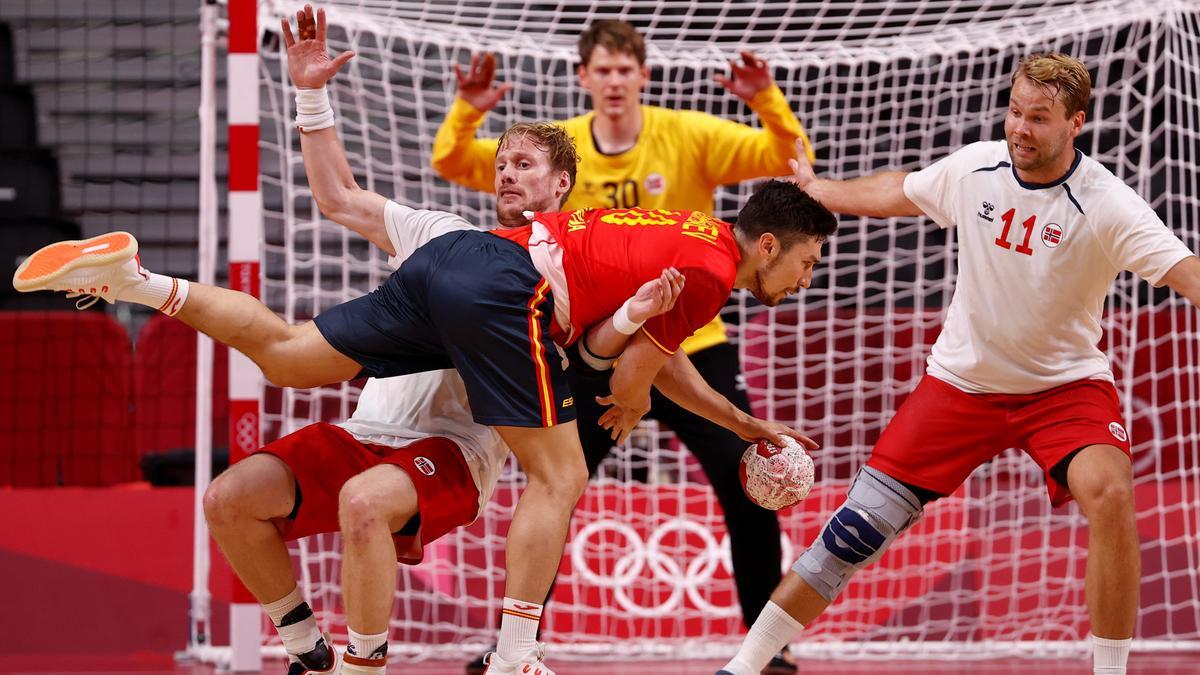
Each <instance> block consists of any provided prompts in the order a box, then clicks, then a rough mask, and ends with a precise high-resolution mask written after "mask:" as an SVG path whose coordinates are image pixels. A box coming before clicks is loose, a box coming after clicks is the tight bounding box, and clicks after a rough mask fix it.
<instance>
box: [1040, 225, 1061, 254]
mask: <svg viewBox="0 0 1200 675" xmlns="http://www.w3.org/2000/svg"><path fill="white" fill-rule="evenodd" d="M1062 240H1063V231H1062V228H1061V227H1059V226H1058V224H1057V223H1050V224H1049V225H1047V226H1045V227H1043V228H1042V243H1043V244H1045V245H1046V248H1055V247H1056V246H1058V245H1059V244H1061V243H1062Z"/></svg>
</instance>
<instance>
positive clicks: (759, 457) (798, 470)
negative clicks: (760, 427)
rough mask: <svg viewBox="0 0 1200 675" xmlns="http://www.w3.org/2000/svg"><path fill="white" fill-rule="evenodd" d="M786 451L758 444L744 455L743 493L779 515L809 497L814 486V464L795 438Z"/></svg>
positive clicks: (763, 443) (752, 446)
mask: <svg viewBox="0 0 1200 675" xmlns="http://www.w3.org/2000/svg"><path fill="white" fill-rule="evenodd" d="M785 440H786V441H787V442H786V443H785V444H784V446H783V447H782V448H780V447H778V446H776V445H775V444H774V443H771V442H770V441H758V442H757V443H755V444H753V445H751V446H750V447H749V448H747V449H746V452H745V454H743V455H742V466H741V470H740V474H741V478H742V489H743V490H745V491H746V496H747V497H749V498H750V501H752V502H754V503H755V504H758V505H759V506H761V507H763V508H764V509H771V510H772V511H777V510H779V509H783V508H787V507H789V506H792V505H794V504H796V503H798V502H799V501H800V500H801V499H804V498H805V497H807V496H808V491H809V490H811V489H812V485H813V461H812V458H811V457H809V456H808V453H806V452H804V448H803V447H801V446H800V444H799V443H798V442H797V441H796V440H795V439H794V438H788V437H785Z"/></svg>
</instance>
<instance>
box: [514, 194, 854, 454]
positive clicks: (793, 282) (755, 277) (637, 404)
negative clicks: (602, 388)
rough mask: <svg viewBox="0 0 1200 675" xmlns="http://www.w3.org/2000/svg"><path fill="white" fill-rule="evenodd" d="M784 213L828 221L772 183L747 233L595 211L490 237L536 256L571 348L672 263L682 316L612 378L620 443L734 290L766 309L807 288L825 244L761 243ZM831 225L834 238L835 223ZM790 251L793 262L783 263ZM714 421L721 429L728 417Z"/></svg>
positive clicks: (687, 218)
mask: <svg viewBox="0 0 1200 675" xmlns="http://www.w3.org/2000/svg"><path fill="white" fill-rule="evenodd" d="M784 204H788V205H789V206H788V207H787V208H789V209H791V210H793V211H794V217H796V218H798V219H800V220H804V221H812V222H820V221H821V218H822V213H823V212H824V207H823V206H821V205H820V204H819V203H818V202H816V201H815V200H813V199H811V198H809V197H808V196H807V195H805V194H804V193H803V192H802V191H799V190H797V189H796V187H795V186H794V185H792V184H791V183H785V182H781V181H769V182H766V183H764V184H762V185H761V186H759V189H758V190H757V191H756V193H755V195H754V197H753V198H752V199H751V200H750V202H748V203H747V204H746V206H745V208H743V209H742V211H741V213H740V214H739V218H738V222H739V225H740V226H741V231H737V230H735V227H734V226H731V225H730V224H729V223H726V222H724V221H721V220H717V219H715V218H712V217H710V216H708V215H706V214H703V213H700V212H698V211H672V210H666V209H653V210H646V209H621V210H609V209H588V210H582V211H569V212H564V213H537V214H530V215H531V221H532V222H531V224H530V225H527V226H525V227H519V228H514V229H509V230H494V231H493V232H492V234H494V235H497V236H500V237H503V238H505V239H510V240H512V241H515V242H517V243H519V244H521V245H523V246H525V247H526V248H527V249H528V250H529V255H530V258H531V259H532V261H533V265H534V267H536V268H537V270H538V271H539V272H540V273H541V274H542V276H543V278H545V279H546V281H547V282H549V284H550V288H551V290H553V292H554V298H555V305H554V310H555V319H556V321H555V327H556V328H557V331H556V332H555V335H557V336H559V338H560V340H561V341H562V342H563V343H564V344H570V343H571V342H573V341H574V340H575V339H577V338H578V336H579V335H580V334H581V332H582V329H584V328H586V327H588V326H591V325H594V324H595V323H596V322H597V321H602V320H604V318H606V317H608V316H610V315H612V314H613V312H614V311H616V310H617V308H619V307H620V305H621V303H623V302H624V301H625V298H627V297H629V295H628V294H626V290H627V288H629V287H631V285H632V284H633V283H634V280H636V279H639V278H641V277H642V275H643V274H645V273H646V272H647V271H648V270H651V269H653V268H654V266H655V265H660V264H662V263H663V261H669V262H667V263H665V264H667V265H669V266H672V267H674V268H675V269H677V270H679V271H680V272H681V273H682V274H683V275H684V276H685V278H687V280H688V281H687V287H686V288H685V289H684V291H683V293H682V294H681V295H680V298H679V301H678V303H677V304H676V306H675V308H674V309H673V310H672V311H670V312H667V313H665V314H661V315H659V316H656V317H654V318H653V319H651V320H649V321H648V322H646V324H645V325H644V326H643V327H642V329H641V331H640V333H639V334H638V336H637V337H639V338H641V339H640V340H639V339H635V340H633V341H631V342H630V345H629V347H628V348H627V349H626V351H625V353H624V355H623V356H622V360H623V361H628V360H630V357H631V355H636V356H635V361H636V366H637V367H630V368H623V369H620V370H619V371H617V372H614V374H613V377H612V380H611V385H612V396H610V397H609V398H608V399H607V401H608V402H611V403H613V404H614V405H615V406H616V409H615V410H613V411H610V413H609V414H608V415H606V416H605V417H604V418H602V421H603V422H604V423H605V426H606V427H609V426H611V427H613V438H614V439H617V440H621V439H623V438H624V437H625V436H626V435H627V434H628V432H629V431H630V430H632V428H633V425H635V424H636V423H637V421H638V420H639V419H640V418H641V416H642V415H643V414H645V412H646V410H648V408H649V384H650V382H651V381H652V380H653V376H654V374H655V373H657V372H658V370H659V369H660V368H662V366H663V365H664V364H666V363H667V361H668V360H669V359H672V358H675V359H677V360H686V358H687V357H686V356H685V355H684V354H683V353H682V352H679V351H678V349H679V346H680V344H681V343H682V342H683V341H684V339H686V338H687V337H688V336H689V335H691V334H692V333H694V332H695V331H696V330H697V329H698V328H700V327H701V326H703V325H704V324H706V323H707V322H709V321H711V320H712V318H713V317H714V316H716V314H717V312H719V311H720V309H721V307H723V306H724V304H725V301H726V300H728V299H729V294H730V293H731V292H732V290H733V289H734V288H746V289H748V290H750V291H751V292H752V293H753V294H754V296H755V297H756V298H757V299H758V300H759V301H760V302H762V303H763V304H766V305H769V306H774V305H777V304H779V303H780V302H782V301H783V299H784V298H785V297H787V296H788V295H789V294H791V293H795V292H796V291H798V290H799V288H801V287H807V286H808V284H809V282H810V281H811V278H812V270H813V267H814V266H815V265H816V263H817V262H818V261H819V260H820V247H821V242H822V241H823V240H824V236H823V235H811V234H810V235H796V236H795V237H794V239H792V240H790V241H789V240H787V239H784V238H777V237H776V236H775V235H774V234H771V235H770V236H769V242H768V241H762V240H761V237H762V236H764V235H766V234H767V233H766V232H759V231H758V230H759V227H760V225H759V224H760V223H762V222H763V220H764V219H765V218H767V217H768V214H770V213H772V212H773V211H775V210H777V209H782V208H784ZM826 225H827V227H829V228H830V229H829V232H832V228H833V227H834V226H835V223H834V222H833V221H826ZM756 234H757V235H758V237H756V238H758V239H760V241H759V242H758V243H759V247H762V248H764V249H765V250H750V251H748V250H747V247H746V241H745V240H746V239H749V238H752V237H754V235H756ZM825 236H827V235H825ZM785 250H787V251H790V252H791V253H792V254H793V255H790V256H784V255H782V254H781V252H782V251H785ZM760 256H772V257H773V258H774V262H773V263H772V264H771V265H769V266H767V267H766V268H765V269H763V268H756V266H753V265H746V264H745V263H746V262H748V260H746V258H757V257H760ZM660 269H661V268H660ZM632 287H633V288H634V290H635V291H636V286H632ZM622 294H625V295H624V297H622ZM655 384H656V385H658V386H659V389H660V390H661V391H663V393H664V394H666V395H667V396H668V397H671V396H672V394H671V392H670V391H668V390H667V389H664V388H663V386H662V385H661V384H660V383H658V382H655ZM668 387H669V385H668ZM722 398H723V397H722ZM708 419H712V420H714V421H717V422H718V423H722V422H720V420H721V419H722V418H721V417H709V418H708ZM722 424H724V423H722ZM728 428H730V429H733V427H728ZM735 431H736V430H735Z"/></svg>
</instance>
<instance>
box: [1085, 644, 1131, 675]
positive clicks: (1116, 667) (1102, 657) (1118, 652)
mask: <svg viewBox="0 0 1200 675" xmlns="http://www.w3.org/2000/svg"><path fill="white" fill-rule="evenodd" d="M1132 643H1133V638H1125V639H1124V640H1109V639H1108V638H1102V637H1096V636H1095V635H1093V636H1092V667H1093V669H1094V673H1095V675H1125V665H1126V664H1127V663H1128V662H1129V645H1131V644H1132Z"/></svg>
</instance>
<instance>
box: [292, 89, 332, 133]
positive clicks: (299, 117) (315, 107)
mask: <svg viewBox="0 0 1200 675" xmlns="http://www.w3.org/2000/svg"><path fill="white" fill-rule="evenodd" d="M296 126H297V127H299V128H300V131H317V130H318V129H327V128H329V127H331V126H333V107H332V106H330V105H329V90H328V89H326V88H325V87H320V88H317V89H296Z"/></svg>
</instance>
